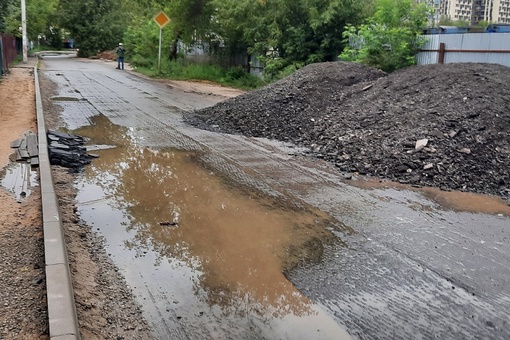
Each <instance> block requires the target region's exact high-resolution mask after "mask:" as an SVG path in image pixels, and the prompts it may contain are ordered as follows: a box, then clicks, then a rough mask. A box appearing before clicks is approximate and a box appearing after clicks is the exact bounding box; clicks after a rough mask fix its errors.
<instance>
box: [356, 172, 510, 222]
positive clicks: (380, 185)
mask: <svg viewBox="0 0 510 340" xmlns="http://www.w3.org/2000/svg"><path fill="white" fill-rule="evenodd" d="M346 183H348V184H350V185H353V186H355V187H358V188H361V189H367V190H372V189H396V190H409V191H415V192H419V193H421V194H423V195H424V196H425V197H427V198H428V199H430V200H432V201H433V202H435V203H437V204H438V206H437V207H434V208H435V209H437V208H440V209H444V210H453V211H464V212H472V213H485V214H491V215H499V216H503V215H504V216H510V201H505V200H503V199H501V198H499V197H496V196H490V195H481V194H475V193H469V192H461V191H443V190H441V189H438V188H432V187H420V188H415V187H412V186H410V185H405V184H400V183H396V182H391V181H387V180H378V179H370V178H360V179H356V180H349V181H347V182H346ZM381 199H382V200H384V199H385V198H383V197H381ZM411 203H412V202H411ZM421 208H422V209H423V210H430V209H432V207H430V206H423V205H421Z"/></svg>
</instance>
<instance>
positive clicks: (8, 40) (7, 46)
mask: <svg viewBox="0 0 510 340" xmlns="http://www.w3.org/2000/svg"><path fill="white" fill-rule="evenodd" d="M17 55H18V47H17V44H16V38H15V37H13V36H11V35H7V34H4V33H0V76H1V75H2V74H3V73H5V72H7V71H9V67H10V66H11V65H12V62H13V61H14V59H15V58H16V56H17Z"/></svg>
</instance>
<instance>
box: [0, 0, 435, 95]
mask: <svg viewBox="0 0 510 340" xmlns="http://www.w3.org/2000/svg"><path fill="white" fill-rule="evenodd" d="M0 10H1V11H0V31H5V32H7V33H10V34H12V35H16V36H18V37H19V36H21V33H20V31H19V27H20V26H21V22H20V18H21V14H20V13H21V10H20V1H19V0H0ZM159 11H164V12H165V13H166V14H167V15H168V16H169V17H170V19H171V21H170V23H169V24H168V25H167V26H166V27H164V28H163V30H162V59H161V62H160V63H158V46H159V34H160V29H159V27H158V26H157V24H156V23H155V21H154V20H153V17H154V16H155V15H156V14H157V13H158V12H159ZM429 15H430V9H429V8H428V7H426V6H425V5H423V4H415V2H414V1H412V0H359V1H351V0H329V1H324V0H294V1H288V0H172V1H170V0H30V1H27V31H28V32H27V33H28V39H29V41H32V42H33V46H34V47H35V48H41V47H46V46H48V47H51V48H63V47H64V46H65V45H64V43H65V42H67V41H68V40H69V39H73V40H74V41H75V47H76V48H78V55H79V56H80V57H92V56H95V55H97V54H98V53H100V52H103V51H112V50H114V49H115V47H116V46H117V45H118V43H119V42H123V44H124V46H125V48H126V60H127V61H128V62H129V63H130V64H131V65H132V66H133V67H134V68H136V69H137V70H138V71H139V72H142V73H145V74H147V75H150V76H154V77H168V78H175V79H200V80H208V81H215V82H219V83H222V84H225V85H228V86H234V87H240V88H243V89H250V88H256V87H260V86H262V85H264V84H267V83H269V82H273V81H275V80H277V79H281V78H282V77H285V76H287V75H289V74H291V73H292V72H294V71H296V70H297V69H299V68H301V67H303V66H305V65H307V64H311V63H316V62H324V61H334V60H338V59H343V60H351V61H357V62H361V63H365V64H368V65H371V66H375V67H379V68H381V69H383V70H386V71H393V70H395V69H398V68H401V67H404V66H408V65H411V64H413V62H414V53H415V52H416V51H417V50H418V49H419V47H420V43H422V41H420V39H417V36H418V35H419V33H420V32H421V29H422V28H424V27H425V26H426V25H427V21H428V17H429ZM67 46H68V45H67ZM197 51H199V52H200V53H198V52H197ZM190 55H193V56H194V57H193V58H191V57H190ZM259 65H263V73H262V76H260V74H259V76H255V75H250V74H249V69H250V68H251V67H255V66H259Z"/></svg>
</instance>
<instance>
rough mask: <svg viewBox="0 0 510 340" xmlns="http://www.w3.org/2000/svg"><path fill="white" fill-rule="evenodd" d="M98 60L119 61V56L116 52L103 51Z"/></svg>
mask: <svg viewBox="0 0 510 340" xmlns="http://www.w3.org/2000/svg"><path fill="white" fill-rule="evenodd" d="M96 58H98V59H105V60H113V61H115V60H117V54H115V51H103V52H101V53H99V54H98V55H97V56H96Z"/></svg>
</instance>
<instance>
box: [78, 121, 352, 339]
mask: <svg viewBox="0 0 510 340" xmlns="http://www.w3.org/2000/svg"><path fill="white" fill-rule="evenodd" d="M91 122H92V124H93V125H91V126H87V127H83V128H80V129H78V130H75V131H74V132H75V133H77V134H79V135H82V136H85V137H88V138H90V143H89V144H91V145H108V146H112V145H113V146H115V148H95V151H94V153H96V154H98V155H99V156H100V158H98V159H95V160H94V161H93V163H92V165H90V166H88V167H87V168H86V170H85V172H84V174H83V176H82V177H81V179H80V180H79V181H78V183H77V188H78V196H77V200H78V213H79V214H80V217H81V219H82V220H84V221H85V222H86V223H87V224H88V225H89V226H91V227H92V228H93V229H94V230H95V231H96V232H98V233H99V234H100V235H102V236H104V237H105V238H106V241H107V251H108V253H109V254H110V255H111V257H112V258H113V259H114V261H115V262H116V264H117V265H118V267H119V268H120V270H121V271H122V272H123V274H124V275H125V277H126V280H127V283H128V285H129V286H130V287H131V288H132V289H133V291H134V293H135V295H136V296H137V298H138V300H139V302H140V303H141V304H142V306H143V309H144V311H145V315H146V317H147V319H148V320H149V322H150V323H151V324H152V325H153V327H154V329H155V333H156V336H157V337H158V338H167V337H168V336H169V335H170V334H172V335H174V336H175V334H180V335H179V336H177V337H175V338H225V339H242V338H250V339H257V338H278V339H310V338H314V339H317V338H319V339H320V338H323V339H343V338H349V337H348V335H347V333H345V331H344V330H343V329H342V328H341V327H340V326H339V325H338V324H337V323H336V322H335V321H333V320H332V319H331V318H330V317H329V315H328V314H327V313H326V312H324V311H323V310H322V308H321V307H320V306H319V305H315V304H314V303H313V302H312V301H310V300H309V299H308V298H307V297H305V296H304V295H303V294H301V293H300V292H299V291H298V290H297V289H296V288H295V287H294V286H293V284H292V283H291V282H290V281H289V280H288V279H287V278H286V276H285V274H284V273H285V272H287V271H290V270H291V269H292V268H294V267H295V266H296V265H299V264H300V263H310V262H314V261H320V260H321V256H322V252H323V246H324V245H325V244H330V243H333V242H338V239H337V238H336V237H335V236H334V235H333V233H332V232H331V230H333V229H334V228H337V227H338V225H337V224H338V222H336V221H335V220H333V219H331V218H330V217H329V216H328V215H326V214H325V213H323V212H321V211H319V210H316V209H314V208H312V207H305V208H301V209H297V208H290V207H288V206H286V205H285V203H284V202H282V201H278V200H277V199H275V198H270V197H266V196H264V195H262V194H261V193H259V192H254V191H248V190H247V189H246V188H242V187H238V186H236V185H235V184H232V183H229V182H228V181H226V180H225V179H224V178H222V176H220V175H218V174H216V173H214V172H213V171H211V170H210V169H208V168H207V166H206V165H205V164H204V163H203V162H202V161H201V155H200V154H197V153H192V152H185V151H180V150H172V149H160V150H154V149H149V148H142V147H139V146H138V145H139V143H138V142H137V140H136V133H134V132H133V130H129V129H124V128H121V127H118V126H115V125H112V124H111V123H110V122H109V121H108V120H107V119H106V118H105V117H103V116H96V117H92V118H91ZM92 148H94V147H93V146H92Z"/></svg>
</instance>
